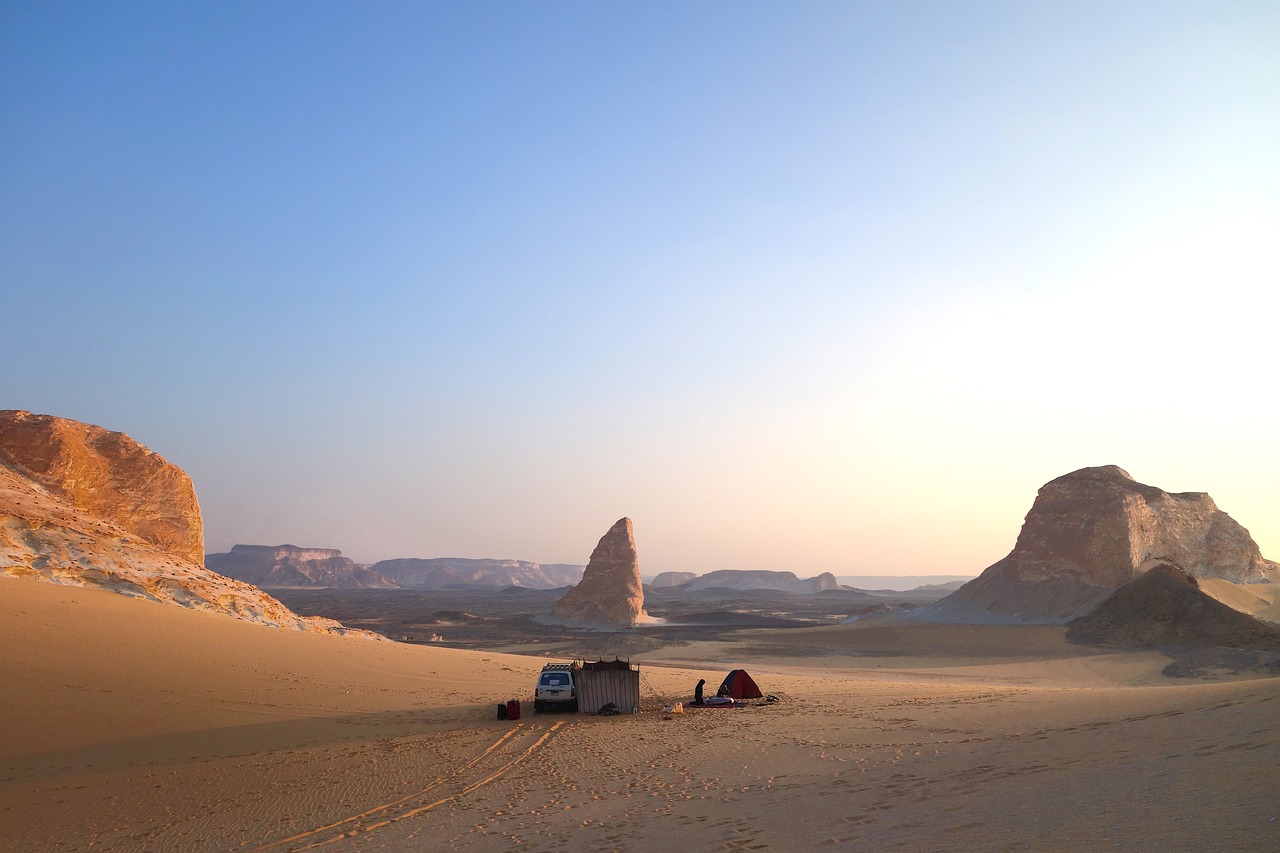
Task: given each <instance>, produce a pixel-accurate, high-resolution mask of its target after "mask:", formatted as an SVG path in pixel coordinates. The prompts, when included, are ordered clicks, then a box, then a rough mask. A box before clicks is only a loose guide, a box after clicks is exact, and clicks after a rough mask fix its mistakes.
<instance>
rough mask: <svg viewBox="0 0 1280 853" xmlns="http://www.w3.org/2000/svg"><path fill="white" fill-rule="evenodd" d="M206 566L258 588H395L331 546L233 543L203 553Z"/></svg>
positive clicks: (386, 580)
mask: <svg viewBox="0 0 1280 853" xmlns="http://www.w3.org/2000/svg"><path fill="white" fill-rule="evenodd" d="M204 564H205V567H206V568H209V569H213V570H214V571H215V572H218V573H219V574H223V575H226V576H227V577H229V578H235V579H236V580H241V581H244V582H245V583H251V584H253V585H254V586H256V587H258V588H259V589H395V588H396V584H395V583H393V582H392V581H390V580H388V579H387V578H385V577H383V576H382V575H380V574H378V573H377V572H376V571H373V570H372V569H370V568H369V567H368V566H361V565H359V564H358V563H356V562H355V561H354V560H352V559H350V558H349V557H344V556H342V552H341V551H335V550H333V549H332V548H299V547H298V546H296V545H234V546H232V548H231V550H230V551H228V552H227V553H225V554H206V555H205V558H204Z"/></svg>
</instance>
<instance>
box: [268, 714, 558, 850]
mask: <svg viewBox="0 0 1280 853" xmlns="http://www.w3.org/2000/svg"><path fill="white" fill-rule="evenodd" d="M563 725H564V721H563V720H557V721H556V722H555V723H553V724H552V725H551V726H550V727H549V728H547V729H546V730H545V731H542V730H540V729H537V728H527V727H526V724H525V723H517V724H516V725H515V726H514V727H513V728H510V729H508V730H507V731H506V732H504V733H503V734H502V736H501V737H499V738H498V739H497V740H495V741H494V742H493V743H491V744H490V745H489V746H488V747H487V748H485V750H484V751H483V752H481V753H480V754H479V755H477V756H475V757H474V758H472V759H471V760H470V761H468V762H467V763H466V764H463V765H462V766H460V767H457V768H455V769H453V770H451V771H450V772H449V773H447V774H445V775H443V776H437V777H436V778H435V779H432V780H431V781H430V782H428V783H427V784H426V785H424V786H423V787H421V788H419V789H418V790H416V791H414V792H413V793H411V794H406V795H405V796H403V797H400V798H399V799H396V800H392V801H391V802H389V803H383V804H382V805H378V806H374V807H373V808H371V809H367V810H365V811H363V812H360V813H359V814H355V815H351V816H350V817H345V818H343V819H342V820H338V821H334V822H333V823H327V824H325V825H324V826H318V827H316V828H314V829H309V830H307V831H305V832H300V833H298V834H296V835H291V836H289V837H288V838H281V839H279V840H277V841H272V842H270V843H269V844H264V845H262V846H261V847H255V848H254V850H253V853H262V851H267V850H276V849H280V848H286V849H288V850H310V849H312V848H315V847H322V846H324V845H326V844H332V843H333V842H335V841H341V840H342V839H344V838H351V837H353V836H356V835H360V834H362V833H365V832H373V831H374V830H377V829H381V828H383V827H386V826H390V825H391V824H393V823H396V822H398V821H402V820H404V819H406V818H410V817H413V816H414V815H418V814H422V813H423V812H427V811H430V810H432V809H434V808H437V807H438V806H442V805H444V804H445V803H448V802H452V801H453V800H456V799H458V798H459V797H463V796H466V795H467V794H470V793H471V792H472V791H475V790H477V789H479V788H482V787H484V786H485V785H488V784H490V783H492V782H496V781H497V780H498V779H501V778H502V777H503V776H505V775H506V774H507V773H509V772H510V771H511V770H512V769H514V768H515V767H516V766H517V765H519V764H521V763H523V762H524V761H526V760H528V759H529V758H530V757H531V756H532V755H533V754H534V753H535V752H537V751H538V750H539V749H541V748H542V746H543V744H545V743H546V742H547V741H548V740H550V739H551V737H552V736H553V735H554V734H555V733H556V732H557V731H558V730H559V729H560V728H561V727H562V726H563ZM512 753H515V755H514V756H512ZM509 756H511V757H509ZM495 764H496V765H497V766H496V768H495V767H494V765H495ZM445 786H447V788H446V790H448V791H449V792H448V793H445V792H444V791H438V790H437V789H439V788H442V787H445ZM449 789H452V790H449ZM433 797H434V798H435V799H433ZM330 832H334V833H335V834H333V835H325V833H330ZM322 835H323V836H324V837H317V836H322Z"/></svg>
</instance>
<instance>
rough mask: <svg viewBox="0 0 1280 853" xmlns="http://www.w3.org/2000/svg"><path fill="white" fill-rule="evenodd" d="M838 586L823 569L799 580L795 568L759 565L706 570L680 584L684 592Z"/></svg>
mask: <svg viewBox="0 0 1280 853" xmlns="http://www.w3.org/2000/svg"><path fill="white" fill-rule="evenodd" d="M839 588H840V584H839V582H837V581H836V577H835V575H833V574H831V573H830V572H823V573H822V574H820V575H818V576H817V577H813V578H804V579H803V580H802V579H800V578H798V577H796V575H795V573H794V572H771V571H766V570H759V569H757V570H748V569H720V570H718V571H714V572H707V573H706V574H705V575H702V576H701V577H699V578H695V579H694V580H692V581H690V582H689V583H687V584H685V585H684V586H683V587H681V589H683V590H685V591H687V592H699V591H701V590H706V589H736V590H745V589H771V590H776V591H778V592H798V593H814V592H822V591H823V590H827V589H839Z"/></svg>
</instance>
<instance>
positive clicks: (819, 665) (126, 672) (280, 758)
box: [0, 578, 1280, 851]
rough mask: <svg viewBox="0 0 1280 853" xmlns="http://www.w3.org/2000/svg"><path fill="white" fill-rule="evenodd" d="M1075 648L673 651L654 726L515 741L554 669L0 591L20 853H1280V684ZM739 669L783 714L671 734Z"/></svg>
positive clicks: (778, 642)
mask: <svg viewBox="0 0 1280 853" xmlns="http://www.w3.org/2000/svg"><path fill="white" fill-rule="evenodd" d="M1065 630H1066V629H1065V628H1064V627H1061V626H1043V627H993V626H972V625H921V624H916V625H902V624H897V623H881V624H876V623H875V621H874V620H871V621H870V622H868V623H865V624H864V623H854V624H850V625H834V626H829V627H817V628H798V629H786V630H778V629H759V630H754V631H745V632H742V631H739V632H730V633H729V634H727V635H726V637H725V638H723V639H716V638H715V637H714V636H711V637H706V638H703V639H695V640H687V639H686V640H683V641H681V642H679V643H676V644H673V645H670V646H665V647H664V646H662V645H660V644H659V645H656V646H654V645H653V644H650V647H649V648H648V649H647V650H646V651H644V652H643V654H641V655H638V656H636V657H634V658H633V660H634V661H635V662H637V663H639V664H640V666H641V673H642V675H643V678H644V682H643V685H642V691H643V695H644V705H643V708H642V711H641V713H640V714H637V715H623V716H619V717H595V716H586V715H577V714H567V713H548V714H541V715H535V714H531V713H529V710H530V709H529V703H528V702H527V701H526V702H525V714H524V715H523V716H522V718H521V719H520V720H519V721H500V720H498V719H496V714H495V712H494V709H495V707H496V704H497V702H499V701H501V700H503V699H506V698H509V697H513V696H515V697H520V698H523V699H526V700H527V697H528V695H529V694H530V693H531V691H532V684H533V678H534V674H535V673H536V672H537V671H538V669H539V668H540V666H541V664H542V663H543V662H544V660H546V657H545V655H544V656H538V655H537V654H520V655H515V654H507V653H501V652H489V651H477V650H462V649H452V648H445V647H441V646H438V645H429V644H427V645H411V644H405V643H395V642H390V641H379V640H371V639H364V638H360V637H352V636H347V637H342V636H332V635H328V634H322V633H315V632H298V631H293V630H287V629H278V628H271V627H266V626H262V625H257V624H252V623H248V622H243V621H238V620H235V619H231V618H227V617H225V616H221V615H217V614H211V613H204V612H198V611H193V610H188V609H185V608H179V607H172V606H166V605H162V604H157V603H154V602H148V601H144V600H139V599H134V598H128V597H124V596H120V595H115V594H113V593H110V592H106V591H101V590H93V589H82V588H73V587H65V586H59V585H56V584H50V583H43V582H33V581H29V580H16V579H10V578H0V692H2V694H3V696H4V702H3V714H4V719H3V725H2V726H0V795H2V796H0V822H2V823H3V826H4V827H5V829H4V834H3V840H2V841H0V848H3V849H8V850H23V851H37V850H41V851H42V850H121V851H123V850H165V851H167V850H195V851H205V850H228V851H230V850H255V851H256V850H262V851H268V850H270V851H288V850H308V849H325V850H333V851H364V850H506V849H520V850H530V851H535V850H536V851H557V850H672V849H686V850H687V849H697V850H828V849H835V850H866V851H873V850H903V851H933V850H941V851H968V850H1064V851H1065V850H1073V851H1078V850H1250V851H1254V850H1275V849H1280V803H1278V802H1277V799H1276V785H1277V781H1280V770H1278V768H1280V737H1278V736H1277V732H1276V723H1277V719H1280V704H1277V699H1280V680H1277V679H1276V678H1274V677H1249V676H1247V675H1246V676H1228V675H1223V674H1222V673H1220V672H1218V673H1210V674H1208V675H1207V676H1205V677H1200V678H1179V677H1170V676H1168V675H1166V674H1164V670H1165V668H1166V666H1167V665H1168V664H1169V663H1170V659H1169V658H1168V657H1167V656H1166V655H1165V654H1163V653H1161V652H1157V651H1109V650H1105V649H1099V648H1094V647H1085V646H1077V645H1072V644H1069V643H1067V642H1066V641H1065V639H1064V634H1065ZM735 667H743V668H746V669H748V670H749V671H750V672H751V673H752V675H753V676H754V677H755V679H756V681H757V682H758V683H759V684H760V687H761V689H762V690H763V691H764V692H765V693H768V694H773V695H774V696H776V697H777V698H778V701H777V702H774V703H770V704H760V705H750V706H748V707H742V708H734V709H724V710H721V709H716V710H697V709H688V710H686V711H685V712H684V713H682V714H673V713H665V712H664V711H663V708H664V707H665V706H668V705H670V704H671V703H672V702H674V701H677V700H679V699H687V698H688V697H689V695H690V693H691V691H692V687H693V684H694V682H695V681H696V680H697V679H699V678H705V679H706V680H707V681H708V683H709V684H710V685H712V686H714V685H715V684H717V683H718V680H719V679H720V678H722V677H723V675H724V674H725V672H727V671H728V670H729V669H731V668H735Z"/></svg>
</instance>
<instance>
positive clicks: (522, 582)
mask: <svg viewBox="0 0 1280 853" xmlns="http://www.w3.org/2000/svg"><path fill="white" fill-rule="evenodd" d="M373 570H374V571H375V572H377V573H378V574H380V575H382V576H383V577H385V578H388V579H389V580H392V581H394V582H395V583H396V584H398V585H399V586H400V587H402V588H404V589H494V588H497V587H507V586H518V587H524V588H526V589H559V588H560V587H564V586H573V585H574V584H576V583H577V582H578V581H580V580H582V566H574V565H570V564H568V563H532V562H529V561H527V560H490V559H469V558H464V557H432V558H418V557H405V558H402V559H396V560H382V561H381V562H378V563H374V564H373Z"/></svg>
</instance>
